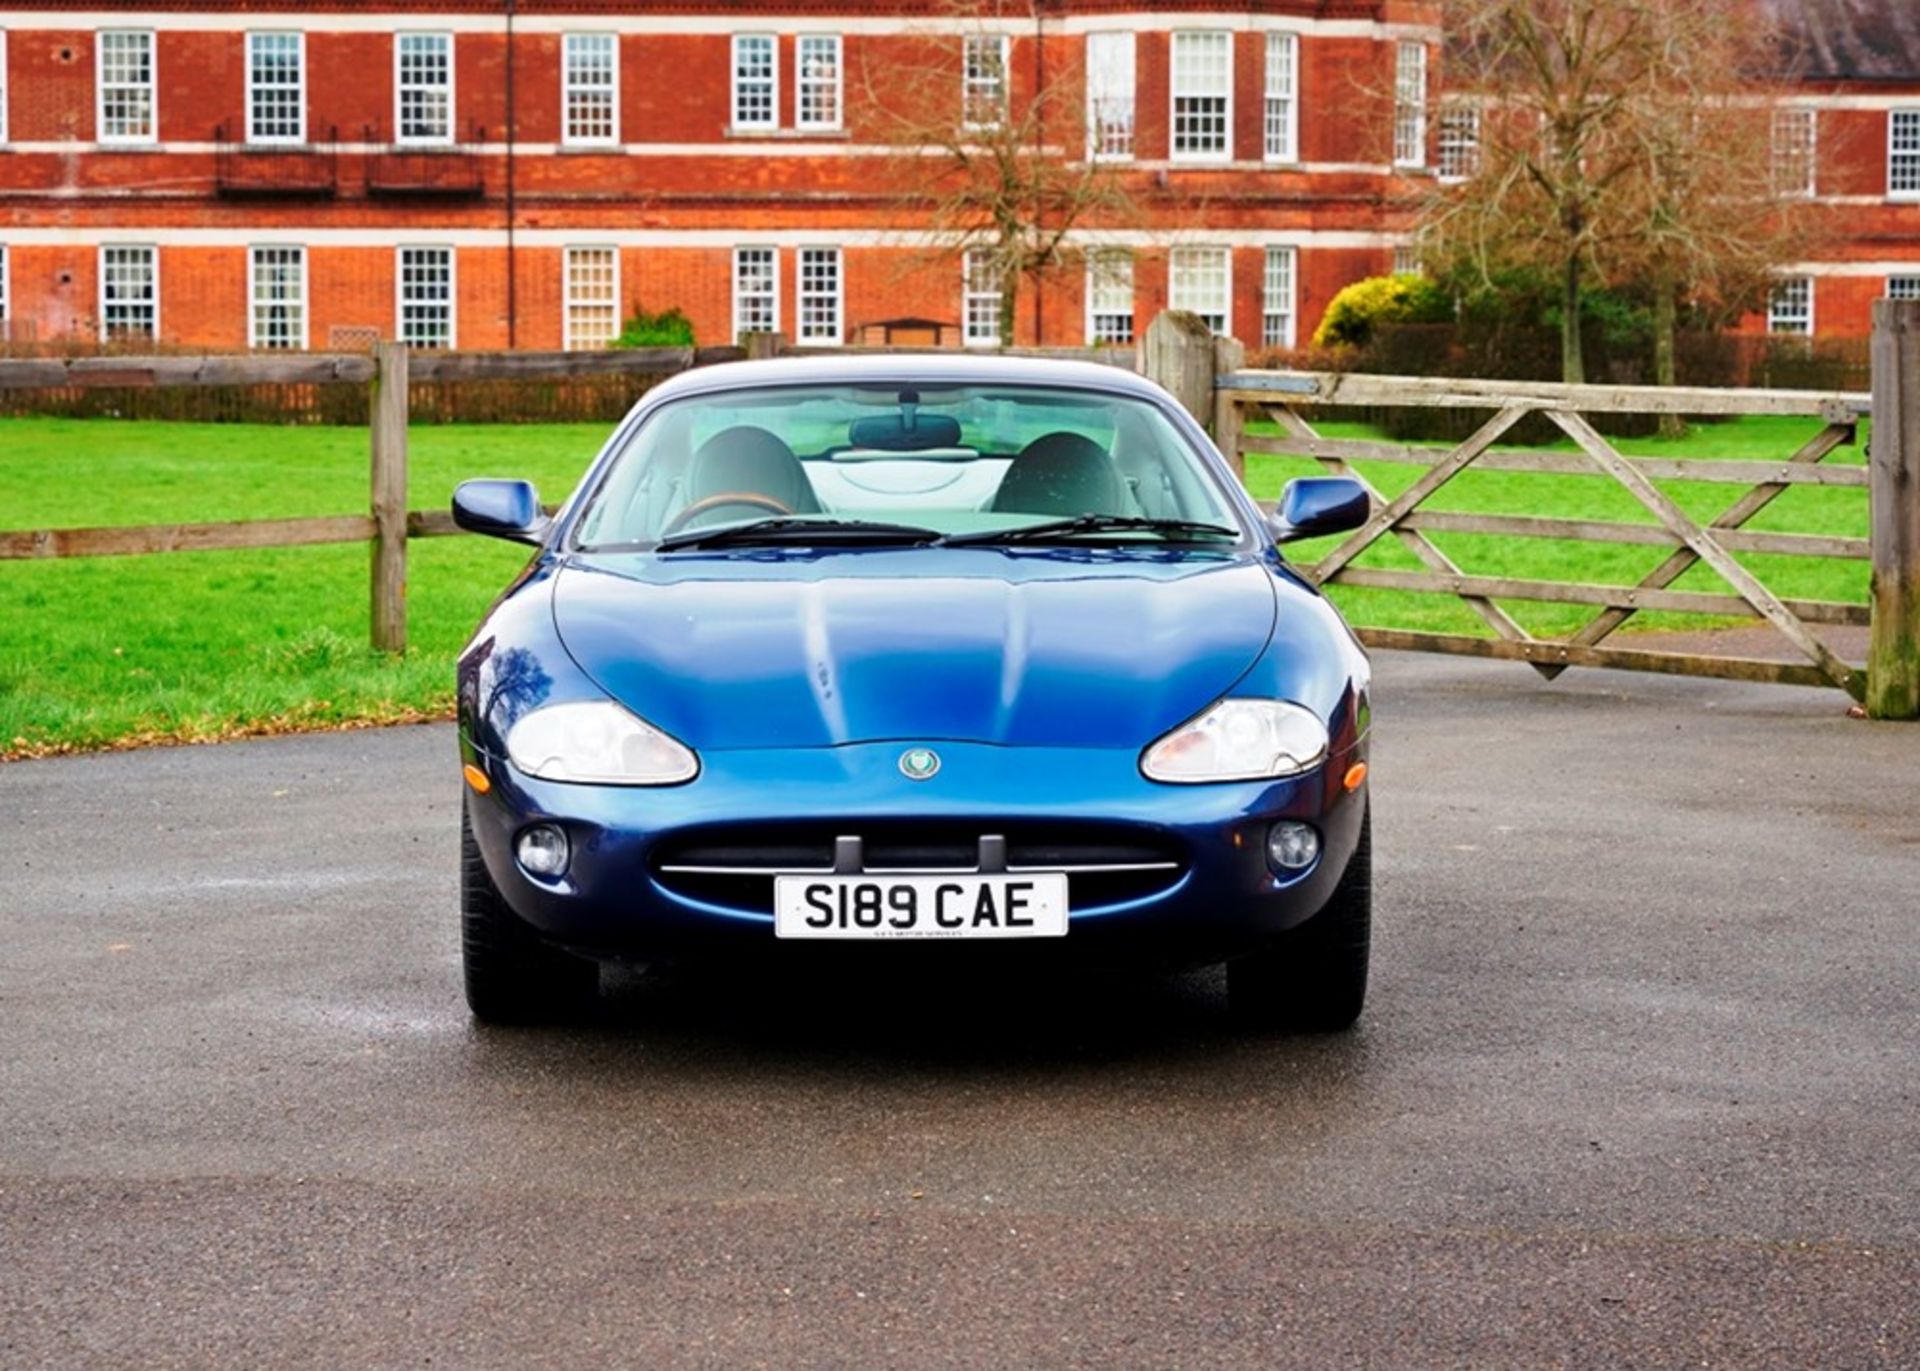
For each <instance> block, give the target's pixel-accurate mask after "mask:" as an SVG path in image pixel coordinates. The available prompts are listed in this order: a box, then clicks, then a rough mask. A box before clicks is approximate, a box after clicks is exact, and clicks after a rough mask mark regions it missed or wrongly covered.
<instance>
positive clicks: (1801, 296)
mask: <svg viewBox="0 0 1920 1371" xmlns="http://www.w3.org/2000/svg"><path fill="white" fill-rule="evenodd" d="M1767 332H1768V333H1798V334H1803V335H1811V334H1812V333H1813V278H1812V277H1811V276H1788V277H1785V278H1783V279H1781V280H1779V281H1776V282H1775V283H1774V287H1773V295H1772V296H1771V297H1770V298H1769V299H1768V301H1767Z"/></svg>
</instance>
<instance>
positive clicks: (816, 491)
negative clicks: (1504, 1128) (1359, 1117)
mask: <svg viewBox="0 0 1920 1371" xmlns="http://www.w3.org/2000/svg"><path fill="white" fill-rule="evenodd" d="M1366 514H1367V496H1366V492H1365V491H1364V489H1362V488H1361V487H1359V486H1358V485H1357V484H1356V483H1354V482H1352V481H1349V480H1345V479H1340V478H1319V479H1303V480H1299V481H1295V482H1293V483H1291V484H1290V485H1289V486H1288V488H1287V490H1286V492H1285V493H1284V495H1283V498H1282V501H1281V506H1280V509H1279V512H1278V513H1277V514H1276V515H1273V516H1266V515H1263V514H1262V513H1261V511H1260V510H1259V508H1258V507H1257V506H1255V505H1254V504H1253V503H1252V502H1251V501H1250V500H1249V499H1248V497H1247V495H1246V494H1245V492H1244V491H1243V490H1242V489H1241V488H1240V486H1239V485H1238V483H1237V482H1236V481H1235V480H1234V479H1233V476H1232V473H1231V471H1230V470H1229V469H1228V467H1227V466H1226V464H1225V463H1224V461H1223V460H1222V459H1221V457H1220V455H1219V453H1218V452H1217V451H1215V450H1214V448H1213V447H1212V445H1211V444H1210V443H1209V441H1208V440H1207V437H1206V435H1205V434H1204V433H1203V432H1202V431H1201V430H1200V429H1199V428H1198V427H1197V426H1196V425H1195V424H1194V423H1193V421H1192V420H1191V419H1190V418H1189V417H1188V416H1187V415H1186V414H1185V413H1184V412H1183V411H1182V410H1181V409H1180V408H1179V407H1178V406H1177V405H1176V404H1174V402H1173V401H1172V400H1171V399H1170V397H1168V396H1167V395H1166V394H1165V392H1163V391H1161V390H1160V389H1159V388H1157V387H1155V386H1153V385H1151V384H1150V383H1148V382H1146V381H1143V380H1141V379H1139V378H1137V377H1135V376H1132V375H1130V374H1128V373H1124V372H1121V371H1118V370H1115V369H1110V368H1104V367H1097V366H1092V365H1081V364H1070V363H1063V362H1045V361H1035V360H1027V359H1017V360H1016V359H1003V358H985V357H967V356H891V357H867V358H853V357H848V358H839V359H830V360H829V359H822V360H807V361H782V362H772V363H743V364H737V365H732V366H720V367H711V368H705V369H701V370H697V371H693V372H689V373H687V374H685V375H683V376H681V377H678V378H675V379H674V380H672V381H670V382H668V383H666V384H664V385H662V386H660V387H658V388H656V389H655V390H653V391H652V392H650V393H649V394H648V395H647V396H646V398H645V399H644V400H643V401H642V402H641V403H640V404H639V405H638V406H637V407H636V408H635V409H634V411H633V412H632V413H631V414H630V415H628V417H627V418H626V420H625V421H623V422H622V423H621V425H620V426H619V428H618V429H617V430H616V431H615V433H614V435H613V437H612V438H611V440H610V441H609V442H608V444H607V446H606V448H605V449H604V450H603V451H602V452H601V454H600V456H599V458H598V459H597V460H596V461H595V462H594V463H593V465H592V467H591V468H590V469H589V471H588V472H587V474H586V476H585V478H584V479H583V480H582V482H581V484H580V486H579V488H578V490H576V491H575V492H574V494H573V496H572V497H571V498H570V499H569V500H568V501H567V502H566V504H565V505H564V506H563V507H562V508H561V509H560V511H559V513H558V514H556V515H555V516H553V517H552V518H548V517H547V516H546V515H545V514H544V513H543V512H542V507H541V504H540V501H539V497H538V495H537V494H536V493H535V491H534V489H533V487H532V486H530V485H528V484H527V483H525V482H520V481H506V480H495V481H470V482H467V483H465V484H463V485H462V486H461V487H460V489H459V490H458V491H457V492H456V494H455V497H454V515H455V518H456V520H457V521H458V523H459V524H460V526H461V527H463V528H466V529H469V530H471V531H474V532H479V533H486V534H491V535H494V536H498V537H504V538H509V539H514V540H518V541H520V542H524V543H528V544H530V545H532V546H533V547H534V548H535V549H536V550H535V552H534V555H533V557H532V560H531V561H530V562H529V563H528V565H527V566H526V568H525V569H524V570H523V571H522V572H521V573H520V575H519V576H518V577H517V578H516V579H515V580H514V581H513V583H512V584H511V585H510V586H509V587H508V588H507V590H506V592H505V594H503V595H502V597H501V598H500V600H499V601H498V602H497V603H496V604H495V605H494V607H493V609H492V610H491V611H490V612H489V614H488V615H487V618H486V620H485V622H484V623H482V624H481V626H480V628H479V630H478V632H477V633H476V634H475V636H474V638H473V641H472V642H471V644H469V646H468V647H467V649H466V651H465V652H464V653H463V655H462V657H461V660H460V668H459V702H460V748H461V753H462V764H463V766H462V769H463V774H464V776H465V777H466V784H467V790H466V798H465V807H464V813H463V819H462V832H461V841H462V860H461V898H462V921H463V934H464V937H463V951H464V962H465V975H466V988H467V996H468V1001H469V1003H470V1005H471V1007H472V1009H473V1012H474V1014H475V1015H476V1016H478V1017H479V1018H481V1019H483V1020H488V1021H498V1022H527V1021H532V1020H537V1019H541V1018H545V1017H550V1016H554V1015H559V1014H565V1013H567V1012H569V1011H570V1010H573V1009H577V1008H578V1007H579V1006H580V1005H581V1004H582V1003H584V1002H585V1001H586V1000H587V999H588V998H590V997H591V995H592V994H593V992H594V988H595V985H596V983H597V982H596V978H597V974H598V967H599V965H600V964H601V963H605V962H611V961H630V962H641V963H657V962H672V961H685V960H695V961H706V962H722V963H742V962H747V961H758V962H772V963H774V964H776V965H777V964H780V963H782V962H792V961H794V960H795V959H797V958H799V957H801V956H803V955H807V954H809V953H811V955H812V956H813V957H815V958H817V957H820V956H827V957H829V958H834V957H839V958H843V959H851V957H852V956H853V953H854V945H855V944H860V943H864V944H872V945H875V946H874V947H872V948H870V949H869V950H868V959H867V960H865V961H863V962H862V963H860V965H872V964H873V963H874V960H876V959H877V961H878V962H879V964H880V965H882V966H884V965H885V964H886V961H887V959H888V958H906V957H909V956H912V957H913V958H914V959H915V961H916V963H919V964H924V963H925V961H928V960H930V961H933V962H935V963H942V962H946V961H953V962H955V963H958V961H959V959H961V958H972V957H978V956H984V955H989V954H991V955H998V956H1000V957H1004V958H1007V959H1011V960H1013V961H1016V962H1027V963H1031V964H1034V965H1036V966H1050V965H1056V964H1057V965H1060V966H1061V967H1062V968H1063V969H1064V968H1066V967H1068V966H1070V965H1073V964H1078V963H1090V962H1116V961H1125V962H1138V961H1147V962H1150V963H1155V964H1162V965H1167V966H1190V965H1196V964H1205V963H1209V962H1219V961H1224V962H1225V963H1226V964H1227V968H1228V985H1229V989H1230V996H1231V1003H1232V1007H1233V1010H1234V1013H1235V1015H1236V1016H1237V1017H1238V1018H1240V1019H1242V1020H1244V1021H1245V1022H1247V1023H1249V1024H1252V1025H1260V1026H1279V1027H1292V1028H1300V1029H1319V1030H1327V1029H1339V1028H1344V1027H1346V1026H1348V1025H1350V1024H1351V1023H1352V1022H1353V1021H1354V1020H1355V1018H1356V1017H1357V1016H1358V1014H1359V1012H1360V1009H1361V1004H1362V1001H1363V998H1364V995H1365V989H1366V978H1367V959H1368V933H1369V926H1370V919H1371V894H1370V880H1369V876H1370V870H1371V840H1370V820H1369V803H1368V785H1367V759H1366V754H1367V747H1368V723H1369V715H1368V703H1367V691H1368V665H1367V660H1366V656H1365V654H1364V653H1363V652H1362V651H1361V649H1360V648H1359V646H1358V644H1357V643H1356V642H1355V640H1354V638H1353V635H1352V634H1351V633H1350V632H1349V631H1348V629H1347V628H1346V626H1345V624H1344V623H1342V622H1341V620H1340V618H1339V616H1338V615H1337V614H1336V613H1335V612H1334V610H1333V609H1332V607H1331V606H1330V605H1329V604H1328V603H1327V601H1326V600H1325V599H1324V598H1323V597H1322V596H1321V595H1320V594H1319V593H1318V592H1317V591H1316V590H1315V589H1314V588H1313V587H1312V586H1310V585H1309V584H1308V583H1307V582H1305V581H1304V580H1303V579H1302V578H1301V577H1300V576H1298V575H1297V574H1296V573H1295V572H1294V571H1293V570H1292V569H1291V568H1290V567H1289V566H1288V564H1287V563H1286V561H1285V560H1284V558H1283V557H1282V556H1281V554H1280V551H1279V546H1280V544H1282V543H1284V542H1286V541H1287V540H1289V539H1292V538H1300V537H1308V536H1317V535H1324V534H1328V533H1336V532H1340V531H1343V530H1346V529H1350V528H1353V527H1356V526H1357V525H1358V524H1359V523H1360V522H1362V521H1363V520H1364V519H1365V517H1366ZM909 943H915V944H921V945H922V946H921V948H920V951H919V952H918V953H910V952H909V951H908V949H907V948H906V947H905V946H904V945H905V944H909ZM962 943H971V944H977V946H975V947H972V948H962V947H961V946H959V945H960V944H962ZM815 964H817V963H815ZM850 964H851V962H850Z"/></svg>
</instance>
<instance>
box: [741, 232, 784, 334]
mask: <svg viewBox="0 0 1920 1371" xmlns="http://www.w3.org/2000/svg"><path fill="white" fill-rule="evenodd" d="M779 291H780V265H779V259H778V257H777V256H776V255H775V253H774V250H773V249H772V248H739V249H737V250H736V251H735V252H734V254H733V336H734V338H735V339H736V340H738V339H739V338H740V337H741V336H742V335H743V334H748V333H773V332H775V331H776V330H777V329H778V328H779V327H780V296H779Z"/></svg>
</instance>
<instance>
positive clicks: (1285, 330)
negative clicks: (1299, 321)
mask: <svg viewBox="0 0 1920 1371" xmlns="http://www.w3.org/2000/svg"><path fill="white" fill-rule="evenodd" d="M1297 261H1298V259H1297V258H1296V256H1295V254H1294V249H1292V248H1268V249H1267V260H1266V265H1265V269H1264V270H1263V271H1262V273H1261V276H1260V341H1261V342H1262V343H1264V344H1265V345H1266V346H1268V347H1270V348H1290V347H1292V346H1293V342H1294V320H1295V319H1296V318H1297V317H1298V315H1299V309H1298V306H1297V304H1296V299H1295V293H1294V292H1295V289H1296V286H1297V281H1298V276H1297V273H1296V272H1295V270H1294V268H1295V265H1296V263H1297Z"/></svg>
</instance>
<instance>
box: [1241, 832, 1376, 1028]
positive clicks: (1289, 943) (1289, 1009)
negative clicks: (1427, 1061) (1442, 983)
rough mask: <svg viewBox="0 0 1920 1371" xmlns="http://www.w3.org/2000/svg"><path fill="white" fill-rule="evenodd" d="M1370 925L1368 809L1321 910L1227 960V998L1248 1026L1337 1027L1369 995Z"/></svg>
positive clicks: (1348, 1023)
mask: <svg viewBox="0 0 1920 1371" xmlns="http://www.w3.org/2000/svg"><path fill="white" fill-rule="evenodd" d="M1372 933H1373V811H1372V808H1371V806H1369V808H1368V809H1367V811H1366V812H1365V813H1363V814H1362V815H1361V816H1360V841H1359V843H1358V844H1357V845H1356V846H1355V847H1354V849H1353V856H1352V857H1351V858H1349V859H1348V861H1347V869H1346V872H1345V873H1344V874H1343V875H1342V876H1341V877H1340V884H1338V885H1337V886H1335V887H1334V890H1333V894H1332V895H1331V896H1330V897H1329V898H1328V900H1327V902H1326V904H1325V905H1323V906H1322V907H1321V909H1320V912H1319V913H1317V914H1315V915H1314V916H1313V917H1312V918H1311V919H1308V920H1307V921H1306V922H1305V923H1303V924H1301V925H1300V926H1299V927H1298V928H1295V929H1290V930H1289V931H1287V932H1286V933H1283V934H1281V935H1280V936H1279V937H1278V938H1277V939H1275V940H1274V941H1273V942H1272V943H1271V944H1269V945H1268V946H1267V947H1264V948H1262V949H1261V950H1260V951H1258V952H1255V953H1252V954H1251V955H1249V956H1245V957H1241V958H1239V959H1238V960H1237V961H1231V962H1228V963H1227V1003H1228V1006H1229V1008H1230V1009H1231V1010H1232V1012H1233V1016H1234V1018H1235V1019H1236V1020H1238V1021H1239V1022H1240V1023H1241V1024H1243V1025H1244V1026H1246V1027H1249V1028H1258V1029H1282V1030H1290V1031H1293V1032H1298V1033H1338V1032H1340V1031H1341V1030H1342V1029H1347V1028H1351V1027H1353V1024H1354V1021H1355V1020H1356V1019H1358V1018H1359V1017H1360V1009H1361V1006H1362V1005H1364V1004H1365V1003H1366V999H1367V961H1368V954H1369V951H1370V947H1371V943H1372Z"/></svg>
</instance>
